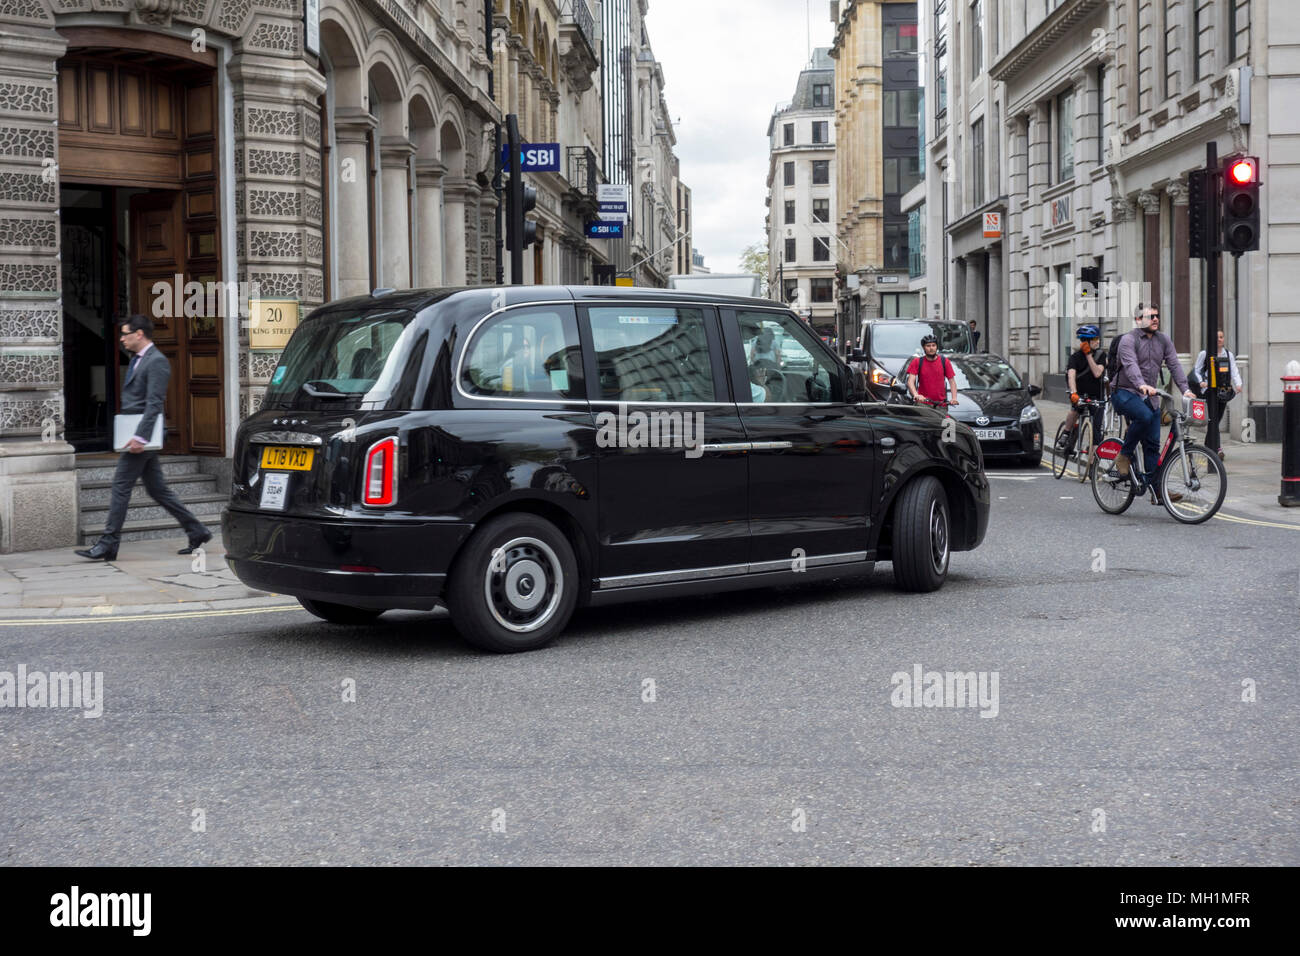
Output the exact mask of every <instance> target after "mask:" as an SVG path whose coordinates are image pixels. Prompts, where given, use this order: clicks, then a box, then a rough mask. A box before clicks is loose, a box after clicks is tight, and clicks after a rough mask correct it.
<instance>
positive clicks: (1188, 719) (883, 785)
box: [0, 469, 1300, 865]
mask: <svg viewBox="0 0 1300 956" xmlns="http://www.w3.org/2000/svg"><path fill="white" fill-rule="evenodd" d="M994 474H995V477H994V478H993V483H994V496H995V500H994V510H993V515H992V520H991V527H990V531H989V535H988V538H987V539H986V541H985V543H984V545H983V546H982V547H981V548H980V549H979V550H978V551H975V552H973V553H968V554H959V555H955V556H954V558H953V562H952V571H951V575H950V578H949V581H948V583H947V585H946V587H945V588H944V589H943V590H942V591H940V592H939V593H938V594H935V595H930V596H915V595H904V594H900V593H898V592H895V591H894V590H893V588H892V578H891V573H890V566H889V565H888V564H882V565H880V566H879V567H878V568H877V570H876V573H875V576H874V577H873V578H872V579H871V580H870V581H868V582H866V583H851V582H829V583H825V584H810V585H806V586H803V587H797V588H787V589H781V590H774V591H772V590H770V591H757V592H750V593H740V594H730V595H724V596H718V597H710V598H692V599H683V600H678V601H671V602H659V603H653V604H639V605H630V606H624V607H618V608H612V609H602V610H589V611H586V612H582V613H580V614H579V615H578V617H577V618H576V619H575V621H574V623H573V624H572V626H571V628H570V630H569V632H568V633H567V635H566V636H565V637H564V638H563V639H562V640H561V641H559V642H558V643H556V644H555V645H553V646H552V647H551V648H549V649H547V650H544V651H540V652H536V653H532V654H524V655H517V656H511V657H497V656H489V655H484V654H480V653H477V652H474V651H471V650H469V649H467V648H466V647H465V646H464V645H462V644H461V643H460V641H459V640H458V639H457V637H456V636H455V634H454V632H453V631H452V629H451V627H450V625H449V624H448V622H447V621H446V619H445V617H442V616H440V615H436V614H433V615H431V614H396V615H388V616H386V617H385V618H384V619H383V621H382V622H381V623H380V624H378V625H375V626H369V627H337V626H332V625H328V624H325V623H322V622H317V621H316V620H315V619H314V618H311V617H309V616H308V615H307V614H305V613H303V612H299V611H296V610H295V611H272V612H261V613H255V614H243V615H226V616H212V615H207V616H196V617H192V618H185V619H177V620H165V621H142V622H127V623H117V624H105V623H102V622H96V623H94V624H74V625H68V624H65V623H58V624H48V625H45V624H42V625H33V626H31V627H22V628H13V627H10V628H0V670H9V671H13V670H14V669H15V668H16V667H17V665H18V664H19V663H22V664H25V665H26V667H27V669H28V670H29V671H36V670H68V669H74V668H75V669H78V670H85V671H102V672H103V688H104V690H103V696H104V703H103V715H102V716H101V717H99V718H97V719H95V718H84V717H83V716H82V715H81V713H80V712H76V711H66V710H63V711H59V710H32V709H24V710H17V709H9V708H5V709H0V765H2V766H3V768H4V772H5V773H4V776H5V783H4V787H3V788H0V862H3V863H6V864H11V865H12V864H73V865H76V864H105V865H109V864H180V865H186V864H237V863H238V864H258V863H280V864H320V863H329V864H426V863H456V864H479V863H528V864H543V863H558V864H584V863H589V864H608V863H614V864H689V863H734V864H743V863H765V864H789V863H797V864H817V863H839V864H969V863H974V864H1084V865H1102V864H1173V865H1181V864H1291V865H1295V864H1297V863H1300V828H1298V827H1297V815H1298V809H1300V807H1298V805H1300V779H1297V778H1298V776H1300V773H1298V771H1297V767H1298V761H1297V749H1298V746H1300V745H1298V743H1297V742H1298V741H1300V734H1297V721H1298V719H1300V718H1298V714H1300V708H1297V707H1296V706H1295V702H1296V700H1297V696H1298V694H1300V686H1298V684H1300V682H1298V681H1297V670H1298V665H1297V656H1296V654H1295V644H1296V636H1297V630H1298V629H1300V628H1298V626H1297V620H1298V617H1300V615H1298V614H1297V606H1298V597H1297V595H1298V590H1297V587H1298V583H1300V531H1296V530H1288V529H1283V528H1274V527H1267V526H1262V525H1256V524H1246V523H1239V522H1225V521H1212V522H1210V523H1209V524H1208V525H1204V526H1200V527H1195V528H1189V527H1183V526H1180V525H1177V524H1175V523H1174V522H1173V520H1172V519H1170V518H1169V517H1168V515H1166V514H1165V512H1164V510H1163V509H1158V508H1155V507H1153V506H1151V505H1150V504H1148V503H1146V502H1145V501H1141V500H1139V501H1138V502H1136V503H1135V504H1134V505H1133V507H1132V509H1131V510H1130V512H1129V513H1128V514H1127V515H1124V516H1122V517H1111V516H1108V515H1105V514H1103V513H1101V511H1100V510H1099V509H1098V508H1097V506H1096V504H1095V503H1094V502H1093V500H1092V498H1091V495H1090V493H1089V491H1088V488H1087V487H1086V486H1083V485H1079V484H1075V483H1067V482H1065V481H1061V482H1057V481H1053V480H1052V479H1051V478H1050V476H1049V475H1047V473H1046V471H1045V470H1041V469H1040V470H1038V471H1033V472H1031V471H1024V470H1020V471H1004V472H995V473H994ZM1062 496H1069V497H1066V498H1063V497H1062ZM1095 549H1103V550H1104V552H1105V555H1104V557H1105V570H1093V568H1094V566H1096V565H1097V564H1098V553H1097V551H1096V550H1095ZM390 618H391V620H390ZM916 665H920V666H921V669H922V671H931V670H933V671H940V672H946V671H955V672H956V671H960V672H969V671H974V672H977V673H979V672H983V673H984V674H985V675H986V678H987V680H988V681H989V682H987V683H986V684H985V689H986V690H987V691H988V694H986V697H985V700H984V704H983V706H982V707H981V706H975V707H946V706H945V707H926V706H920V707H903V706H894V703H901V702H902V700H901V697H900V696H899V695H900V694H901V687H900V686H896V685H895V684H894V683H892V682H891V680H892V678H893V675H895V674H897V673H902V674H907V675H909V676H910V675H911V673H912V671H913V668H914V667H915V666H916ZM994 672H996V674H997V678H998V683H997V699H996V716H989V717H982V716H981V711H983V712H985V713H989V714H992V713H993V710H994V707H993V700H992V690H993V685H992V683H991V680H992V675H993V673H994ZM348 680H352V681H355V688H356V691H355V697H356V699H355V701H354V702H352V701H345V700H344V699H343V698H344V693H345V692H344V684H345V681H348ZM647 680H652V681H653V682H654V684H653V691H654V693H653V696H654V700H652V701H651V700H646V699H644V698H645V697H648V696H650V694H649V691H648V685H646V684H645V681H647ZM923 680H924V679H923ZM1243 681H1247V682H1253V685H1251V686H1252V687H1253V690H1254V695H1255V699H1254V701H1253V702H1252V701H1244V700H1243V699H1242V698H1243V694H1245V693H1247V690H1246V689H1245V688H1244V687H1243ZM891 698H892V699H893V702H891ZM955 702H956V701H954V703H955ZM922 703H924V700H922ZM977 703H978V701H977ZM200 810H201V811H202V813H201V815H200V814H198V813H196V811H200ZM200 823H201V825H200Z"/></svg>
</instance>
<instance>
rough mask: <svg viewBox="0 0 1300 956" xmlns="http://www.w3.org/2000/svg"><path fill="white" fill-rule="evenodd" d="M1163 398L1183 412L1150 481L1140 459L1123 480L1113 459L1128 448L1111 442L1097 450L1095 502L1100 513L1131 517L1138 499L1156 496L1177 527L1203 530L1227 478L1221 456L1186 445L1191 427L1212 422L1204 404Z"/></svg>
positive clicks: (1216, 507) (1175, 418)
mask: <svg viewBox="0 0 1300 956" xmlns="http://www.w3.org/2000/svg"><path fill="white" fill-rule="evenodd" d="M1162 394H1164V395H1165V397H1166V398H1168V399H1170V400H1171V401H1182V403H1183V410H1182V411H1181V412H1179V411H1175V412H1173V413H1172V418H1173V421H1172V423H1171V427H1170V429H1169V436H1168V437H1167V438H1166V439H1165V444H1164V447H1163V448H1161V449H1160V458H1159V460H1158V461H1157V462H1156V467H1155V469H1154V475H1153V478H1152V480H1151V481H1147V480H1146V479H1145V477H1144V476H1143V475H1142V474H1140V473H1138V470H1137V460H1136V458H1135V459H1134V460H1133V461H1132V462H1130V466H1129V473H1128V474H1127V475H1121V474H1120V473H1119V470H1118V469H1117V468H1116V466H1115V459H1116V458H1117V457H1119V453H1120V449H1121V448H1122V447H1123V445H1124V443H1123V442H1122V441H1120V440H1119V439H1118V438H1107V439H1106V440H1105V441H1103V442H1101V443H1100V444H1099V445H1097V450H1096V454H1097V461H1096V463H1095V464H1094V465H1093V468H1092V496H1093V497H1094V498H1095V499H1097V504H1098V506H1100V508H1101V510H1102V511H1105V512H1106V513H1107V514H1113V515H1118V514H1123V513H1124V512H1125V511H1127V510H1128V506H1129V505H1131V504H1132V503H1133V499H1134V498H1136V497H1137V496H1138V495H1141V494H1146V493H1147V492H1148V491H1149V492H1151V494H1152V495H1155V494H1156V493H1157V490H1158V491H1159V498H1160V501H1161V503H1163V504H1164V506H1165V510H1166V511H1168V512H1169V514H1170V516H1171V517H1173V519H1174V520H1175V521H1180V522H1182V523H1183V524H1200V523H1201V522H1202V521H1208V520H1209V519H1210V518H1212V517H1214V515H1215V513H1216V512H1217V511H1218V510H1219V508H1220V507H1221V506H1222V505H1223V499H1224V496H1225V495H1227V493H1228V476H1227V473H1226V472H1225V471H1224V468H1223V462H1221V461H1219V456H1218V455H1216V454H1215V453H1214V452H1212V451H1210V449H1208V448H1206V447H1205V446H1204V445H1198V444H1195V443H1194V442H1189V441H1188V440H1187V435H1186V429H1187V426H1188V424H1189V422H1190V423H1194V424H1198V425H1199V424H1203V423H1205V422H1206V421H1207V420H1208V419H1207V417H1206V411H1205V402H1203V401H1201V400H1200V399H1197V398H1193V399H1184V398H1183V397H1182V396H1178V398H1177V399H1175V397H1174V396H1173V395H1169V394H1168V393H1162ZM1174 407H1177V406H1176V405H1175V406H1174Z"/></svg>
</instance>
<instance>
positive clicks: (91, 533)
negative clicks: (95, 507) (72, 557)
mask: <svg viewBox="0 0 1300 956" xmlns="http://www.w3.org/2000/svg"><path fill="white" fill-rule="evenodd" d="M215 517H216V516H213V520H209V519H208V517H207V516H201V520H202V521H203V523H204V524H205V525H207V526H208V530H209V531H212V532H213V533H216V532H218V531H220V530H221V527H220V524H221V523H220V522H219V521H217V520H215ZM103 533H104V523H103V522H102V521H101V522H100V523H99V524H98V525H96V526H94V527H87V526H86V525H82V527H81V543H82V544H83V545H84V544H92V543H93V542H95V541H97V540H99V536H100V535H101V534H103ZM154 538H175V539H176V540H177V542H178V544H177V547H178V548H179V547H182V546H183V545H184V542H185V529H184V528H182V527H181V526H180V525H178V524H177V523H176V522H175V521H174V520H172V516H171V515H164V516H163V517H161V518H142V519H139V520H133V521H127V522H126V523H125V524H123V525H122V540H123V541H144V540H152V539H154Z"/></svg>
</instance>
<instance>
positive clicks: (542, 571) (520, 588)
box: [483, 538, 564, 634]
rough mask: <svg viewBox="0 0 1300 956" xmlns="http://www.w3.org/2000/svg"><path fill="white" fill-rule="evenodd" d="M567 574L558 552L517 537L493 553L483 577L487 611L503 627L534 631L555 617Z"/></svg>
mask: <svg viewBox="0 0 1300 956" xmlns="http://www.w3.org/2000/svg"><path fill="white" fill-rule="evenodd" d="M563 593H564V573H563V572H562V571H561V570H560V561H559V559H558V558H557V557H556V556H555V552H554V551H552V550H551V548H550V546H549V545H548V544H546V542H544V541H539V540H538V539H537V538H514V539H512V540H510V541H508V542H506V543H505V544H503V545H502V546H501V547H499V548H497V549H496V550H495V551H493V552H492V560H491V562H490V563H489V564H488V568H487V572H486V574H484V577H483V595H484V597H485V598H486V599H487V606H488V610H490V611H491V612H492V617H493V618H495V619H496V622H497V623H498V624H500V625H501V626H502V627H504V628H506V629H508V630H511V631H514V632H516V633H520V634H523V633H527V632H529V631H535V630H537V629H538V628H539V627H541V626H542V625H544V624H545V623H546V622H547V621H549V620H550V619H551V617H552V616H554V614H555V609H556V608H557V607H559V604H560V596H561V595H562V594H563Z"/></svg>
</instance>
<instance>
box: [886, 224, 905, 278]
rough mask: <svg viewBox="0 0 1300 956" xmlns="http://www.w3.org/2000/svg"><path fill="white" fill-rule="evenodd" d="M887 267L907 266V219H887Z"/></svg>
mask: <svg viewBox="0 0 1300 956" xmlns="http://www.w3.org/2000/svg"><path fill="white" fill-rule="evenodd" d="M885 268H886V269H896V270H898V271H900V272H901V271H902V270H904V269H906V268H907V220H906V219H903V220H886V221H885Z"/></svg>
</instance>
